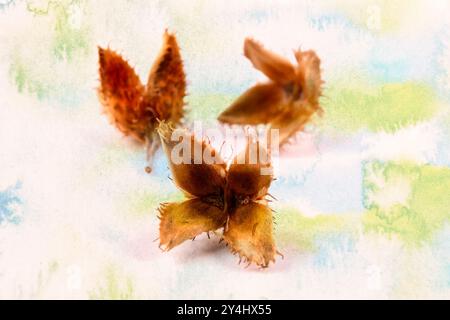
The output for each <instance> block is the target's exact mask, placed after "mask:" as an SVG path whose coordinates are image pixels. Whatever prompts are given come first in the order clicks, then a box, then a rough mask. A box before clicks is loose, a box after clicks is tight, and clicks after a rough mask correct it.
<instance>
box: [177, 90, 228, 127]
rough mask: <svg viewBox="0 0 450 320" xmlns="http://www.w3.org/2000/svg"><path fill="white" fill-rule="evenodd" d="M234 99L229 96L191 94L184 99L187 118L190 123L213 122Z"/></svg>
mask: <svg viewBox="0 0 450 320" xmlns="http://www.w3.org/2000/svg"><path fill="white" fill-rule="evenodd" d="M235 98H236V96H234V95H230V94H192V95H188V96H187V97H186V104H187V117H188V119H189V120H190V121H195V120H202V121H207V122H208V121H209V122H214V121H215V119H216V118H217V116H218V115H219V114H220V113H221V112H222V111H223V110H225V109H226V108H227V107H228V106H229V105H230V104H231V103H232V102H233V100H234V99H235Z"/></svg>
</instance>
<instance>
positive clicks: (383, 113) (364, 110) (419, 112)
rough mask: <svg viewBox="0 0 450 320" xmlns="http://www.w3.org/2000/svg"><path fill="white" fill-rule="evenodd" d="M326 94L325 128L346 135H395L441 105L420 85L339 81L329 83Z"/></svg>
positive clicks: (427, 87) (431, 93)
mask: <svg viewBox="0 0 450 320" xmlns="http://www.w3.org/2000/svg"><path fill="white" fill-rule="evenodd" d="M324 95H325V97H324V98H322V101H321V102H322V106H323V108H324V110H325V114H324V117H323V121H324V125H325V126H329V127H332V128H334V129H336V130H341V131H345V132H355V131H358V130H361V129H368V130H370V131H375V132H378V131H386V132H395V131H396V130H398V129H401V128H402V127H405V126H408V125H414V124H416V123H419V122H422V121H426V120H429V119H430V118H432V117H433V116H434V115H435V112H436V111H437V110H438V106H439V101H438V99H437V98H436V96H435V94H434V92H433V90H432V88H431V87H429V86H428V85H426V84H424V83H420V82H401V83H388V84H381V85H380V84H370V83H368V82H365V81H364V80H361V79H358V80H355V81H347V80H343V79H342V80H338V79H336V80H334V81H331V82H329V83H327V85H326V89H325V91H324Z"/></svg>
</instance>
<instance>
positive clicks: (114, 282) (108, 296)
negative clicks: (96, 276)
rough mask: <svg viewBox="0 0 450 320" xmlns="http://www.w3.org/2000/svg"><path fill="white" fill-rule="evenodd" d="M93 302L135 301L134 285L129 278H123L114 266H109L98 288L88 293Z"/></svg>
mask: <svg viewBox="0 0 450 320" xmlns="http://www.w3.org/2000/svg"><path fill="white" fill-rule="evenodd" d="M89 298H90V299H93V300H131V299H136V298H137V297H136V295H135V292H134V284H133V281H132V279H131V278H130V277H128V276H125V275H124V274H123V272H122V271H121V270H120V269H119V268H118V267H116V266H113V265H109V266H108V267H107V268H106V270H105V272H104V275H103V279H102V282H101V283H100V284H99V286H98V288H96V289H94V290H92V291H91V292H90V293H89Z"/></svg>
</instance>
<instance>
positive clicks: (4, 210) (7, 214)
mask: <svg viewBox="0 0 450 320" xmlns="http://www.w3.org/2000/svg"><path fill="white" fill-rule="evenodd" d="M21 187H22V182H20V181H18V182H16V184H15V185H14V186H11V187H9V188H7V189H6V190H4V191H0V224H2V223H5V222H6V223H12V224H15V225H18V224H19V223H20V222H21V221H22V217H21V216H20V215H18V214H17V212H16V210H15V209H14V206H15V205H21V204H23V201H22V199H21V198H20V197H19V196H18V194H17V193H18V191H19V189H20V188H21Z"/></svg>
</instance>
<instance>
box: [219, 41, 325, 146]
mask: <svg viewBox="0 0 450 320" xmlns="http://www.w3.org/2000/svg"><path fill="white" fill-rule="evenodd" d="M244 54H245V56H246V57H247V58H248V59H249V60H250V61H251V63H252V64H253V66H254V67H255V68H256V69H258V70H260V71H261V72H263V73H264V74H265V75H266V76H267V77H268V78H269V82H268V83H264V84H256V85H255V86H253V87H251V88H250V89H248V90H247V91H246V92H244V93H243V94H242V95H241V96H240V97H239V98H238V99H237V100H236V101H235V102H233V103H232V104H231V105H230V106H229V107H228V108H227V109H226V110H225V111H224V112H222V114H220V115H219V117H218V120H219V121H221V122H223V123H228V124H240V125H242V124H250V125H255V124H268V125H269V126H270V128H272V129H279V130H280V140H279V142H280V145H283V144H284V143H287V142H288V141H289V139H290V138H291V137H292V136H293V135H295V134H296V133H297V132H298V131H300V130H302V129H303V128H304V126H305V125H306V124H307V123H308V122H309V121H310V120H311V118H312V116H313V115H314V114H316V113H317V112H318V111H321V108H320V105H319V97H320V95H321V85H322V80H321V76H320V59H319V58H318V57H317V55H316V54H315V52H314V51H301V50H297V51H295V52H294V55H295V58H296V60H297V64H296V65H295V66H294V65H292V64H291V63H290V62H289V61H288V60H286V59H284V58H283V57H280V56H278V55H277V54H275V53H273V52H270V51H269V50H267V49H265V48H264V47H263V46H262V45H261V44H260V43H258V42H256V41H254V40H252V39H246V40H245V43H244Z"/></svg>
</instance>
